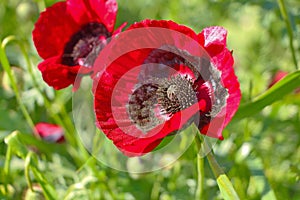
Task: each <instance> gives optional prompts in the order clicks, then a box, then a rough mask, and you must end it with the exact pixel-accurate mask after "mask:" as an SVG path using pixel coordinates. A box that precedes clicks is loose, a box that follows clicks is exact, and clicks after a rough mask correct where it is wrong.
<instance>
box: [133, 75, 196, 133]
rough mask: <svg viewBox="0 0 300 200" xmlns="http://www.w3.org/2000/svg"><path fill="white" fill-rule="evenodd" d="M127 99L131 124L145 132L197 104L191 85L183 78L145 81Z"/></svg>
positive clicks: (175, 77) (188, 80)
mask: <svg viewBox="0 0 300 200" xmlns="http://www.w3.org/2000/svg"><path fill="white" fill-rule="evenodd" d="M147 82H149V83H145V84H143V85H142V86H140V87H138V88H137V89H136V90H135V91H134V92H133V94H132V95H131V96H130V100H129V106H128V112H129V115H130V117H131V120H132V121H133V122H134V123H135V124H137V125H138V126H139V128H140V129H141V130H142V131H144V132H147V131H149V130H151V129H152V128H154V127H156V126H157V125H159V124H161V123H162V122H163V117H162V116H166V117H169V116H172V115H173V114H175V113H176V112H178V111H180V110H183V109H185V108H188V107H189V106H191V105H193V104H194V103H196V102H197V97H196V92H195V90H194V87H193V81H192V80H191V79H189V78H188V77H187V76H181V75H177V76H173V77H171V78H170V79H168V78H154V79H152V80H151V79H150V80H147Z"/></svg>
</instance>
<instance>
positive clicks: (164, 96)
mask: <svg viewBox="0 0 300 200" xmlns="http://www.w3.org/2000/svg"><path fill="white" fill-rule="evenodd" d="M143 64H146V65H145V66H146V67H144V68H141V70H140V73H139V76H138V82H139V83H138V84H137V85H136V86H137V87H136V88H135V89H134V92H133V93H132V95H131V96H130V98H129V103H128V107H127V111H128V114H129V116H130V118H131V120H132V121H133V122H134V123H135V124H136V125H137V127H138V128H139V129H140V130H142V131H143V132H144V133H146V132H147V131H149V130H151V129H153V128H155V127H156V126H158V125H159V124H162V123H163V122H164V121H166V120H168V119H169V118H170V117H172V115H173V114H175V113H177V112H180V111H181V110H184V109H186V108H188V107H190V106H192V105H193V104H195V103H197V102H198V101H199V100H201V99H202V100H204V101H205V103H206V108H205V110H199V112H200V118H201V120H200V121H199V126H200V127H203V126H204V125H205V124H207V123H209V121H210V120H211V118H214V117H215V116H217V114H218V113H219V112H220V111H221V110H222V108H224V106H225V105H226V100H227V97H228V92H227V90H226V89H225V88H224V87H223V86H222V81H221V72H220V71H219V70H218V69H217V68H216V67H215V66H214V65H213V64H212V63H211V62H210V58H209V57H207V56H205V55H204V56H203V57H196V56H193V55H191V54H189V53H188V52H187V51H184V50H180V49H178V48H176V47H174V46H168V45H166V46H162V48H160V49H155V50H153V51H152V52H151V53H150V54H149V55H148V57H147V59H145V61H144V63H143ZM182 69H183V70H182ZM181 70H182V71H181ZM191 77H192V78H191Z"/></svg>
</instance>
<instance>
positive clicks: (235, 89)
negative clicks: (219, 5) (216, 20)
mask: <svg viewBox="0 0 300 200" xmlns="http://www.w3.org/2000/svg"><path fill="white" fill-rule="evenodd" d="M226 35H227V31H226V30H225V29H223V28H222V27H210V28H206V29H204V30H203V31H202V32H201V33H200V34H199V35H198V36H199V38H204V40H205V42H204V48H205V49H206V50H207V52H208V54H209V55H210V56H211V57H212V63H213V64H214V65H215V66H216V67H217V68H218V69H219V70H220V71H221V72H222V75H221V79H222V82H223V85H224V87H225V88H226V89H227V90H228V94H229V97H228V98H227V104H226V107H225V108H223V110H222V111H221V113H220V115H219V116H220V117H219V119H218V118H217V119H215V121H214V120H212V121H211V124H212V123H215V122H216V123H217V124H219V123H220V119H221V118H222V120H223V121H224V122H223V124H222V125H221V127H219V128H217V127H215V128H213V129H212V130H214V131H217V135H218V137H219V138H220V139H222V130H223V129H224V127H225V126H226V125H227V124H228V123H229V121H230V120H231V118H232V117H233V115H234V114H235V112H236V111H237V109H238V106H239V104H240V99H241V91H240V86H239V82H238V79H237V77H236V76H235V73H234V69H233V64H234V60H233V57H232V54H231V52H230V51H229V50H228V49H227V48H226ZM221 115H224V116H221Z"/></svg>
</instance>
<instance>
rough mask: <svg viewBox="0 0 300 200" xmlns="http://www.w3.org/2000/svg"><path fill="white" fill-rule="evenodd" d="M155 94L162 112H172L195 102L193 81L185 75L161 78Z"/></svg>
mask: <svg viewBox="0 0 300 200" xmlns="http://www.w3.org/2000/svg"><path fill="white" fill-rule="evenodd" d="M156 95H157V100H158V104H159V105H160V106H161V109H162V111H163V114H174V113H176V112H178V111H180V110H183V109H186V108H188V107H190V106H192V105H193V104H194V103H196V102H197V98H196V91H195V90H194V88H193V81H192V80H191V79H188V77H187V76H184V77H182V76H181V75H177V76H175V77H171V78H170V79H163V80H162V81H161V84H160V85H159V87H158V90H157V92H156Z"/></svg>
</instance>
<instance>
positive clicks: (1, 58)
mask: <svg viewBox="0 0 300 200" xmlns="http://www.w3.org/2000/svg"><path fill="white" fill-rule="evenodd" d="M13 40H15V38H14V37H13V36H10V37H7V38H5V39H4V40H3V41H2V42H1V47H0V62H1V64H2V66H3V68H4V70H5V72H6V73H7V75H8V78H9V80H10V83H11V86H12V88H13V91H14V93H15V96H16V99H17V102H18V104H19V106H20V108H21V111H22V113H23V115H24V117H25V119H26V121H27V123H28V125H29V126H30V128H31V129H32V130H34V123H33V121H32V119H31V117H30V115H29V113H28V111H27V109H26V107H25V106H24V104H23V102H22V99H21V96H20V92H19V89H18V86H17V83H16V79H15V77H14V75H13V72H12V70H11V66H10V64H9V61H8V58H7V56H6V53H5V46H6V45H7V44H8V43H9V42H10V41H13Z"/></svg>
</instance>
